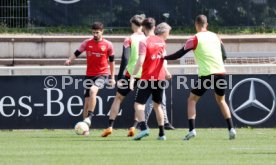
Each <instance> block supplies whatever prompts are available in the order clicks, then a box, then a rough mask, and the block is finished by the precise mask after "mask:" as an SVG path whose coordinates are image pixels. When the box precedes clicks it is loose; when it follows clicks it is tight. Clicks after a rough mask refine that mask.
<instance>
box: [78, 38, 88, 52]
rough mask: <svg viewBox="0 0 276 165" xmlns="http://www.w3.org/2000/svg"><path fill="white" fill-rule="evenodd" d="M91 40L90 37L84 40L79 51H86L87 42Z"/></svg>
mask: <svg viewBox="0 0 276 165" xmlns="http://www.w3.org/2000/svg"><path fill="white" fill-rule="evenodd" d="M89 40H90V39H87V40H84V41H83V42H82V43H81V45H80V47H79V48H78V51H80V52H84V51H85V50H86V45H87V42H88V41H89Z"/></svg>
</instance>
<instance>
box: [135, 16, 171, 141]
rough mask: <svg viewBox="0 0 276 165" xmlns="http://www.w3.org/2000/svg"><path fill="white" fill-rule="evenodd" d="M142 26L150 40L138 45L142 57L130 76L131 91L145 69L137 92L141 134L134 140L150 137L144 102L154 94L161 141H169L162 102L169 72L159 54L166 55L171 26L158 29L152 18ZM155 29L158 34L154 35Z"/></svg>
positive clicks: (161, 26) (154, 107)
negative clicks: (165, 130) (163, 53)
mask: <svg viewBox="0 0 276 165" xmlns="http://www.w3.org/2000/svg"><path fill="white" fill-rule="evenodd" d="M142 26H143V28H144V32H145V34H146V35H147V38H146V39H144V40H142V41H141V42H140V44H139V58H138V60H137V63H136V66H135V69H134V71H133V75H131V77H130V89H131V90H133V89H134V81H135V75H136V74H137V73H138V71H139V70H140V68H142V76H141V79H140V80H139V82H138V83H139V85H137V87H138V89H137V91H136V97H135V103H134V109H135V111H136V115H137V117H138V120H139V125H140V129H141V131H140V132H139V133H138V134H137V135H136V136H135V137H134V140H140V139H142V138H143V137H145V136H148V135H149V129H148V127H147V124H146V122H145V113H144V110H145V103H146V102H147V100H148V98H149V97H150V95H152V100H153V109H154V111H155V113H156V118H157V122H158V126H159V136H158V138H157V139H158V140H166V136H165V133H164V113H163V110H162V108H161V102H162V97H163V92H164V86H165V77H166V74H167V73H166V69H165V68H164V59H162V58H161V55H159V52H165V47H166V43H165V40H166V39H167V37H168V36H169V33H170V30H171V27H170V26H169V25H168V24H167V23H161V24H159V25H158V26H157V27H156V30H155V20H154V19H153V18H147V19H145V20H144V21H143V23H142ZM154 30H155V34H156V35H155V34H154Z"/></svg>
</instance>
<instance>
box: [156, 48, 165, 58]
mask: <svg viewBox="0 0 276 165" xmlns="http://www.w3.org/2000/svg"><path fill="white" fill-rule="evenodd" d="M158 55H159V56H160V57H161V58H164V57H165V56H166V53H165V52H164V50H163V49H162V50H160V51H159V52H158Z"/></svg>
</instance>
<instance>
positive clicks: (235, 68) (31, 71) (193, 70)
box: [0, 64, 276, 76]
mask: <svg viewBox="0 0 276 165" xmlns="http://www.w3.org/2000/svg"><path fill="white" fill-rule="evenodd" d="M115 68H116V72H115V73H118V69H119V66H118V65H116V66H115ZM225 68H226V70H227V74H276V65H275V64H246V65H240V64H234V65H225ZM85 69H86V66H85V65H75V66H74V65H73V66H13V67H8V66H3V67H0V75H2V76H14V75H85ZM168 69H169V71H170V72H171V73H172V74H173V75H177V74H197V66H196V65H168Z"/></svg>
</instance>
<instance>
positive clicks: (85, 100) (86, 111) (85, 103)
mask: <svg viewBox="0 0 276 165" xmlns="http://www.w3.org/2000/svg"><path fill="white" fill-rule="evenodd" d="M88 100H89V96H87V97H86V96H85V97H84V106H83V112H82V117H83V119H85V118H86V117H87V115H88Z"/></svg>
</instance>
